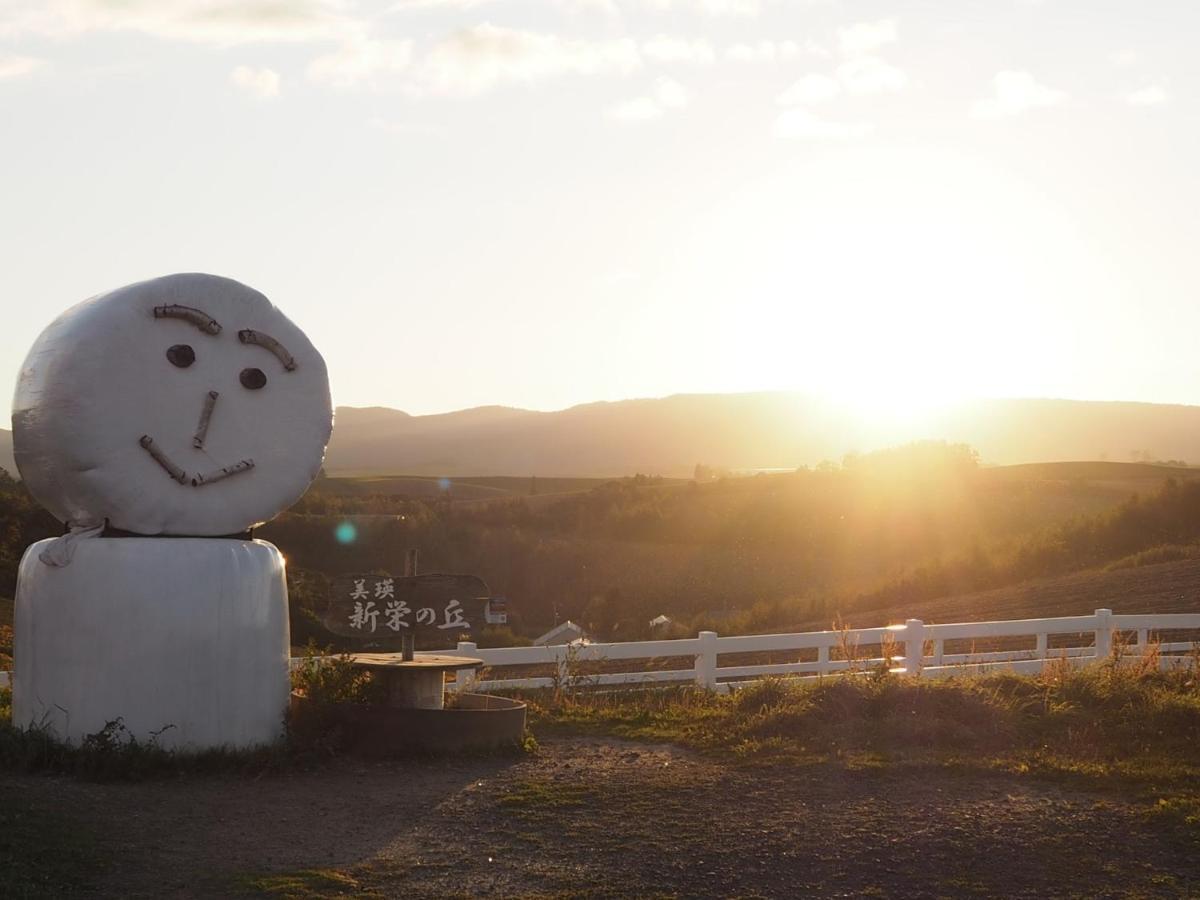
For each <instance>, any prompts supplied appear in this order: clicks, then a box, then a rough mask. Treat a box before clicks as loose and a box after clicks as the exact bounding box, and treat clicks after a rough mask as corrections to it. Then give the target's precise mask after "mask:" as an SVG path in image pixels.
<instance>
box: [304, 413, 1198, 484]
mask: <svg viewBox="0 0 1200 900" xmlns="http://www.w3.org/2000/svg"><path fill="white" fill-rule="evenodd" d="M337 416H338V417H337V425H336V427H335V429H334V434H333V441H332V443H331V444H330V448H329V455H328V458H327V462H326V469H327V471H328V472H329V473H330V474H396V473H405V474H412V475H449V476H458V475H524V474H537V475H548V476H551V475H552V476H574V477H601V476H618V475H631V474H634V473H636V472H646V473H654V474H662V475H670V476H681V477H686V476H690V475H691V474H692V471H693V469H694V467H695V465H696V464H697V463H704V464H706V465H709V466H717V467H723V468H727V469H732V470H757V469H774V468H783V469H787V468H795V467H797V466H800V465H814V464H816V463H819V462H820V461H821V460H824V459H832V460H840V459H841V458H842V456H843V455H844V454H846V453H850V452H863V451H868V450H872V449H877V448H879V447H884V446H889V445H895V444H898V443H904V442H906V441H912V440H920V439H925V438H934V439H945V440H948V441H952V442H964V443H968V444H970V445H971V446H973V447H975V448H976V449H978V450H979V453H980V456H981V458H982V460H983V462H984V463H986V464H996V465H1012V464H1018V463H1033V462H1053V461H1067V460H1089V459H1090V460H1105V459H1111V460H1114V461H1126V462H1128V461H1130V460H1131V459H1134V460H1151V459H1153V460H1166V459H1173V460H1190V461H1193V462H1200V407H1195V406H1178V405H1166V404H1149V403H1124V402H1090V401H1077V400H983V401H977V402H974V403H970V404H964V405H961V406H958V407H956V408H953V409H949V410H946V411H944V412H942V413H940V414H939V415H937V416H935V417H932V418H929V419H927V420H926V421H924V422H923V423H921V424H919V425H918V424H914V425H907V426H899V425H890V426H884V425H878V424H872V423H869V422H864V421H862V420H860V419H856V418H855V417H852V416H850V415H848V414H846V413H845V412H842V411H840V410H838V409H835V408H832V407H830V406H829V405H827V404H823V403H820V402H817V401H814V400H812V399H810V398H807V397H805V396H803V395H800V394H792V393H760V394H708V395H703V394H691V395H677V396H673V397H666V398H662V399H656V400H623V401H618V402H613V403H590V404H585V405H582V406H574V407H571V408H570V409H564V410H560V411H557V412H533V411H530V410H521V409H511V408H507V407H481V408H477V409H469V410H463V411H460V412H454V413H446V414H442V415H434V416H411V415H408V414H407V413H403V412H400V411H398V410H394V409H387V408H381V407H373V408H365V409H359V408H354V407H339V409H338V414H337Z"/></svg>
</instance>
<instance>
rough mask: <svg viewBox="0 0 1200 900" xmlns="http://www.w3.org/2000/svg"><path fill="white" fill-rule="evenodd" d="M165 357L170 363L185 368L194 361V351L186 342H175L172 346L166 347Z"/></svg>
mask: <svg viewBox="0 0 1200 900" xmlns="http://www.w3.org/2000/svg"><path fill="white" fill-rule="evenodd" d="M167 359H168V360H170V362H171V365H173V366H179V368H181V369H186V368H187V367H188V366H190V365H191V364H192V363H194V362H195V361H196V351H195V350H193V349H192V348H191V347H189V346H188V345H187V344H176V345H175V346H174V347H168V348H167Z"/></svg>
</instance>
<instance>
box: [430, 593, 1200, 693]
mask: <svg viewBox="0 0 1200 900" xmlns="http://www.w3.org/2000/svg"><path fill="white" fill-rule="evenodd" d="M1187 631H1196V632H1200V613H1187V614H1162V615H1129V616H1120V615H1114V614H1113V612H1112V610H1109V609H1098V610H1096V612H1095V613H1093V614H1092V615H1090V616H1064V617H1059V618H1048V619H1016V620H1009V621H999V622H958V623H952V624H945V625H926V624H925V623H924V622H922V621H921V620H920V619H909V620H907V621H906V622H905V623H904V624H903V625H891V626H887V627H885V628H853V629H848V630H844V631H813V632H802V633H796V634H754V635H738V636H731V637H721V636H719V635H718V634H717V633H716V632H712V631H702V632H700V634H699V635H698V636H697V637H695V638H688V639H686V640H679V641H639V642H631V643H617V644H571V645H565V646H553V647H503V648H495V649H480V648H479V647H476V645H475V644H473V643H470V642H462V643H459V644H458V646H457V647H456V648H455V649H453V650H443V651H439V652H440V653H442V654H444V655H449V656H465V657H475V658H476V659H482V660H483V661H484V665H485V669H484V671H483V672H482V673H478V674H477V673H475V672H474V671H472V670H470V669H460V670H459V671H458V674H457V676H456V680H455V684H454V689H455V690H466V689H471V690H484V691H487V690H496V691H499V690H521V689H533V688H546V687H554V686H555V685H573V686H609V685H639V684H640V685H655V684H670V683H673V682H675V683H682V682H691V683H694V684H695V685H697V686H698V687H702V688H706V689H708V690H722V691H723V690H728V689H729V688H730V686H733V685H736V684H737V683H738V682H741V681H746V680H751V679H755V678H761V677H763V676H766V675H794V676H798V677H805V676H807V677H812V676H817V675H841V674H847V673H850V672H855V671H866V670H870V669H873V668H876V667H878V666H882V665H886V666H887V667H888V669H889V670H890V671H892V672H895V673H897V674H907V675H914V676H920V677H925V678H945V677H952V676H954V675H962V674H968V673H969V674H976V673H983V672H989V671H998V670H1011V671H1017V672H1025V673H1035V672H1040V671H1041V670H1042V668H1043V667H1044V666H1046V665H1047V664H1048V663H1050V662H1052V661H1057V660H1065V661H1066V663H1067V664H1070V665H1077V666H1086V665H1092V664H1095V663H1097V662H1100V661H1103V660H1105V659H1108V658H1109V657H1111V656H1112V655H1113V648H1114V647H1116V648H1117V652H1118V654H1119V655H1120V656H1121V657H1130V656H1139V655H1144V654H1146V653H1149V652H1154V653H1157V654H1158V658H1159V666H1160V667H1161V668H1170V667H1172V666H1178V665H1184V664H1187V663H1189V662H1191V661H1192V659H1193V658H1194V654H1196V653H1197V652H1198V651H1200V640H1194V639H1188V640H1170V641H1167V640H1164V639H1163V637H1162V636H1163V635H1169V634H1170V633H1171V632H1187ZM1189 637H1190V636H1189ZM1017 638H1024V639H1026V640H1027V641H1028V642H1029V643H1031V645H1032V646H1030V647H1028V648H1023V649H1002V650H984V651H980V652H974V651H970V652H952V653H947V652H946V644H947V643H948V642H976V643H989V642H997V641H1005V640H1012V639H1017ZM1052 645H1053V646H1052ZM867 648H878V649H877V650H874V651H872V652H866V651H867ZM1151 648H1153V651H1152V650H1151ZM859 650H862V651H863V652H862V653H859V652H858V651H859ZM802 651H810V652H811V651H815V657H816V658H815V659H805V660H796V661H791V662H770V663H761V664H741V665H721V657H723V656H726V657H727V656H731V655H734V654H740V655H745V654H755V653H775V654H779V653H791V652H796V653H799V652H802ZM809 655H811V653H810V654H809ZM680 657H682V658H685V659H688V660H689V661H690V662H691V666H690V667H688V668H658V667H655V668H647V669H646V670H644V671H636V672H592V673H588V672H586V671H584V670H586V669H587V668H588V665H587V664H593V663H604V662H609V661H617V660H646V661H648V662H649V661H653V662H654V663H661V662H663V661H666V660H672V659H675V660H677V659H678V658H680ZM547 665H551V666H553V667H554V673H553V674H552V675H537V676H530V675H523V676H518V677H505V673H504V671H503V670H504V669H511V668H516V667H521V668H525V667H530V666H547Z"/></svg>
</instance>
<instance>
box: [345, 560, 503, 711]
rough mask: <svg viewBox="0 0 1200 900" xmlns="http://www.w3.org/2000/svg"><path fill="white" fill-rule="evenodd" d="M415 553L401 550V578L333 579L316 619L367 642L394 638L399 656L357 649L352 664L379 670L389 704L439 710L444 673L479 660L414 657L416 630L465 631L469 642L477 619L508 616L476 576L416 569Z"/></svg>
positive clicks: (496, 620) (451, 638) (453, 637)
mask: <svg viewBox="0 0 1200 900" xmlns="http://www.w3.org/2000/svg"><path fill="white" fill-rule="evenodd" d="M417 558H418V557H417V551H416V550H408V551H407V552H406V553H405V556H404V575H402V576H394V575H386V574H384V575H378V574H377V575H342V576H339V577H338V578H335V579H334V581H333V596H332V597H331V598H330V601H329V605H328V607H327V608H326V610H325V613H324V615H323V617H322V623H323V624H324V625H325V627H326V628H327V629H329V631H331V632H333V633H334V634H337V635H340V636H342V637H349V638H358V639H360V640H363V641H366V642H370V641H379V640H380V639H381V638H388V637H390V638H397V637H398V638H400V648H401V649H400V654H399V657H400V658H399V659H397V658H396V655H395V654H387V653H359V654H355V655H354V657H353V660H354V664H355V665H356V666H360V667H362V668H366V669H370V670H373V671H377V672H379V673H380V676H381V677H382V678H383V679H384V681H385V682H386V684H387V685H388V697H389V702H390V703H391V704H392V705H394V706H398V707H403V708H425V709H441V708H442V704H443V697H442V693H443V686H442V681H443V674H444V672H446V671H451V670H455V669H462V668H471V667H472V666H474V667H478V666H481V665H483V661H482V660H470V659H465V658H463V657H441V656H439V657H433V656H429V655H425V656H422V657H421V658H420V659H417V658H416V657H415V655H414V650H415V648H416V639H417V635H418V633H419V634H420V635H421V636H422V637H430V636H432V635H435V634H436V635H441V636H442V640H443V641H444V642H451V643H456V642H457V641H458V639H459V638H460V637H462V636H463V634H464V633H466V634H467V635H469V636H470V637H469V639H470V640H474V639H475V636H476V635H478V633H479V632H480V630H482V628H483V627H484V625H487V624H502V623H504V622H505V621H507V618H508V616H507V614H506V610H507V607H506V605H505V603H504V601H502V600H501V599H500V598H496V607H497V608H496V609H495V610H492V608H491V605H492V598H491V597H489V591H488V586H487V584H486V583H485V582H484V580H483V579H482V578H479V577H478V576H476V575H440V574H436V573H432V572H431V573H429V574H426V575H418V574H417Z"/></svg>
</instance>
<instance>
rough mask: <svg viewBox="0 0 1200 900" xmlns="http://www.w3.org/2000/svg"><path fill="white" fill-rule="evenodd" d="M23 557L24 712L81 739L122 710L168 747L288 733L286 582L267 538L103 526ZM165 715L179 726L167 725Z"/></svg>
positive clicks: (136, 728)
mask: <svg viewBox="0 0 1200 900" xmlns="http://www.w3.org/2000/svg"><path fill="white" fill-rule="evenodd" d="M49 543H50V542H49V541H41V542H39V543H37V544H34V545H33V546H31V547H30V548H29V549H28V550H27V551H26V553H25V556H24V558H23V559H22V561H21V569H20V578H19V583H18V586H17V598H16V616H15V618H16V622H15V624H16V629H15V631H16V646H15V648H14V657H15V663H16V671H15V673H14V678H13V721H14V723H16V724H18V725H22V726H26V725H29V724H31V723H32V724H37V723H42V722H45V723H47V724H48V725H50V726H51V727H52V728H53V729H54V731H55V733H56V734H57V735H58V736H59V737H60V738H62V739H66V740H70V741H73V742H76V743H78V742H79V741H80V740H81V739H82V738H83V737H84V736H85V735H87V734H91V733H94V732H97V731H99V730H100V729H102V728H104V726H105V724H106V723H107V722H109V721H112V720H115V719H117V718H118V717H120V718H121V719H122V720H123V722H124V724H125V726H126V727H127V728H128V729H129V731H130V733H131V734H133V735H134V736H136V737H137V738H138V739H139V740H149V739H150V738H151V736H152V735H153V734H154V733H155V732H159V731H161V730H162V729H164V728H167V730H166V731H162V733H161V735H160V736H159V738H158V740H159V742H160V744H161V745H163V746H166V747H184V748H190V749H203V748H211V747H221V746H230V747H249V746H254V745H257V744H263V743H268V742H271V741H274V740H276V739H278V738H279V737H281V736H282V734H283V720H284V713H285V710H286V708H287V704H288V697H289V681H288V654H289V642H288V615H287V582H286V579H285V577H284V561H283V557H282V556H281V555H280V553H279V551H278V550H277V549H276V548H275V547H274V546H273V545H271V544H268V543H266V542H264V541H239V540H218V539H212V538H177V539H164V538H98V539H94V540H88V541H81V542H80V543H79V545H78V547H77V548H76V550H75V554H74V558H73V559H72V561H71V564H70V565H68V566H64V567H61V568H56V567H53V566H47V565H45V564H44V563H43V562H41V561H40V560H39V559H38V555H39V552H40V551H41V550H42V549H43V548H44V546H45V545H47V544H49ZM167 726H170V727H169V728H168V727H167Z"/></svg>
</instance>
